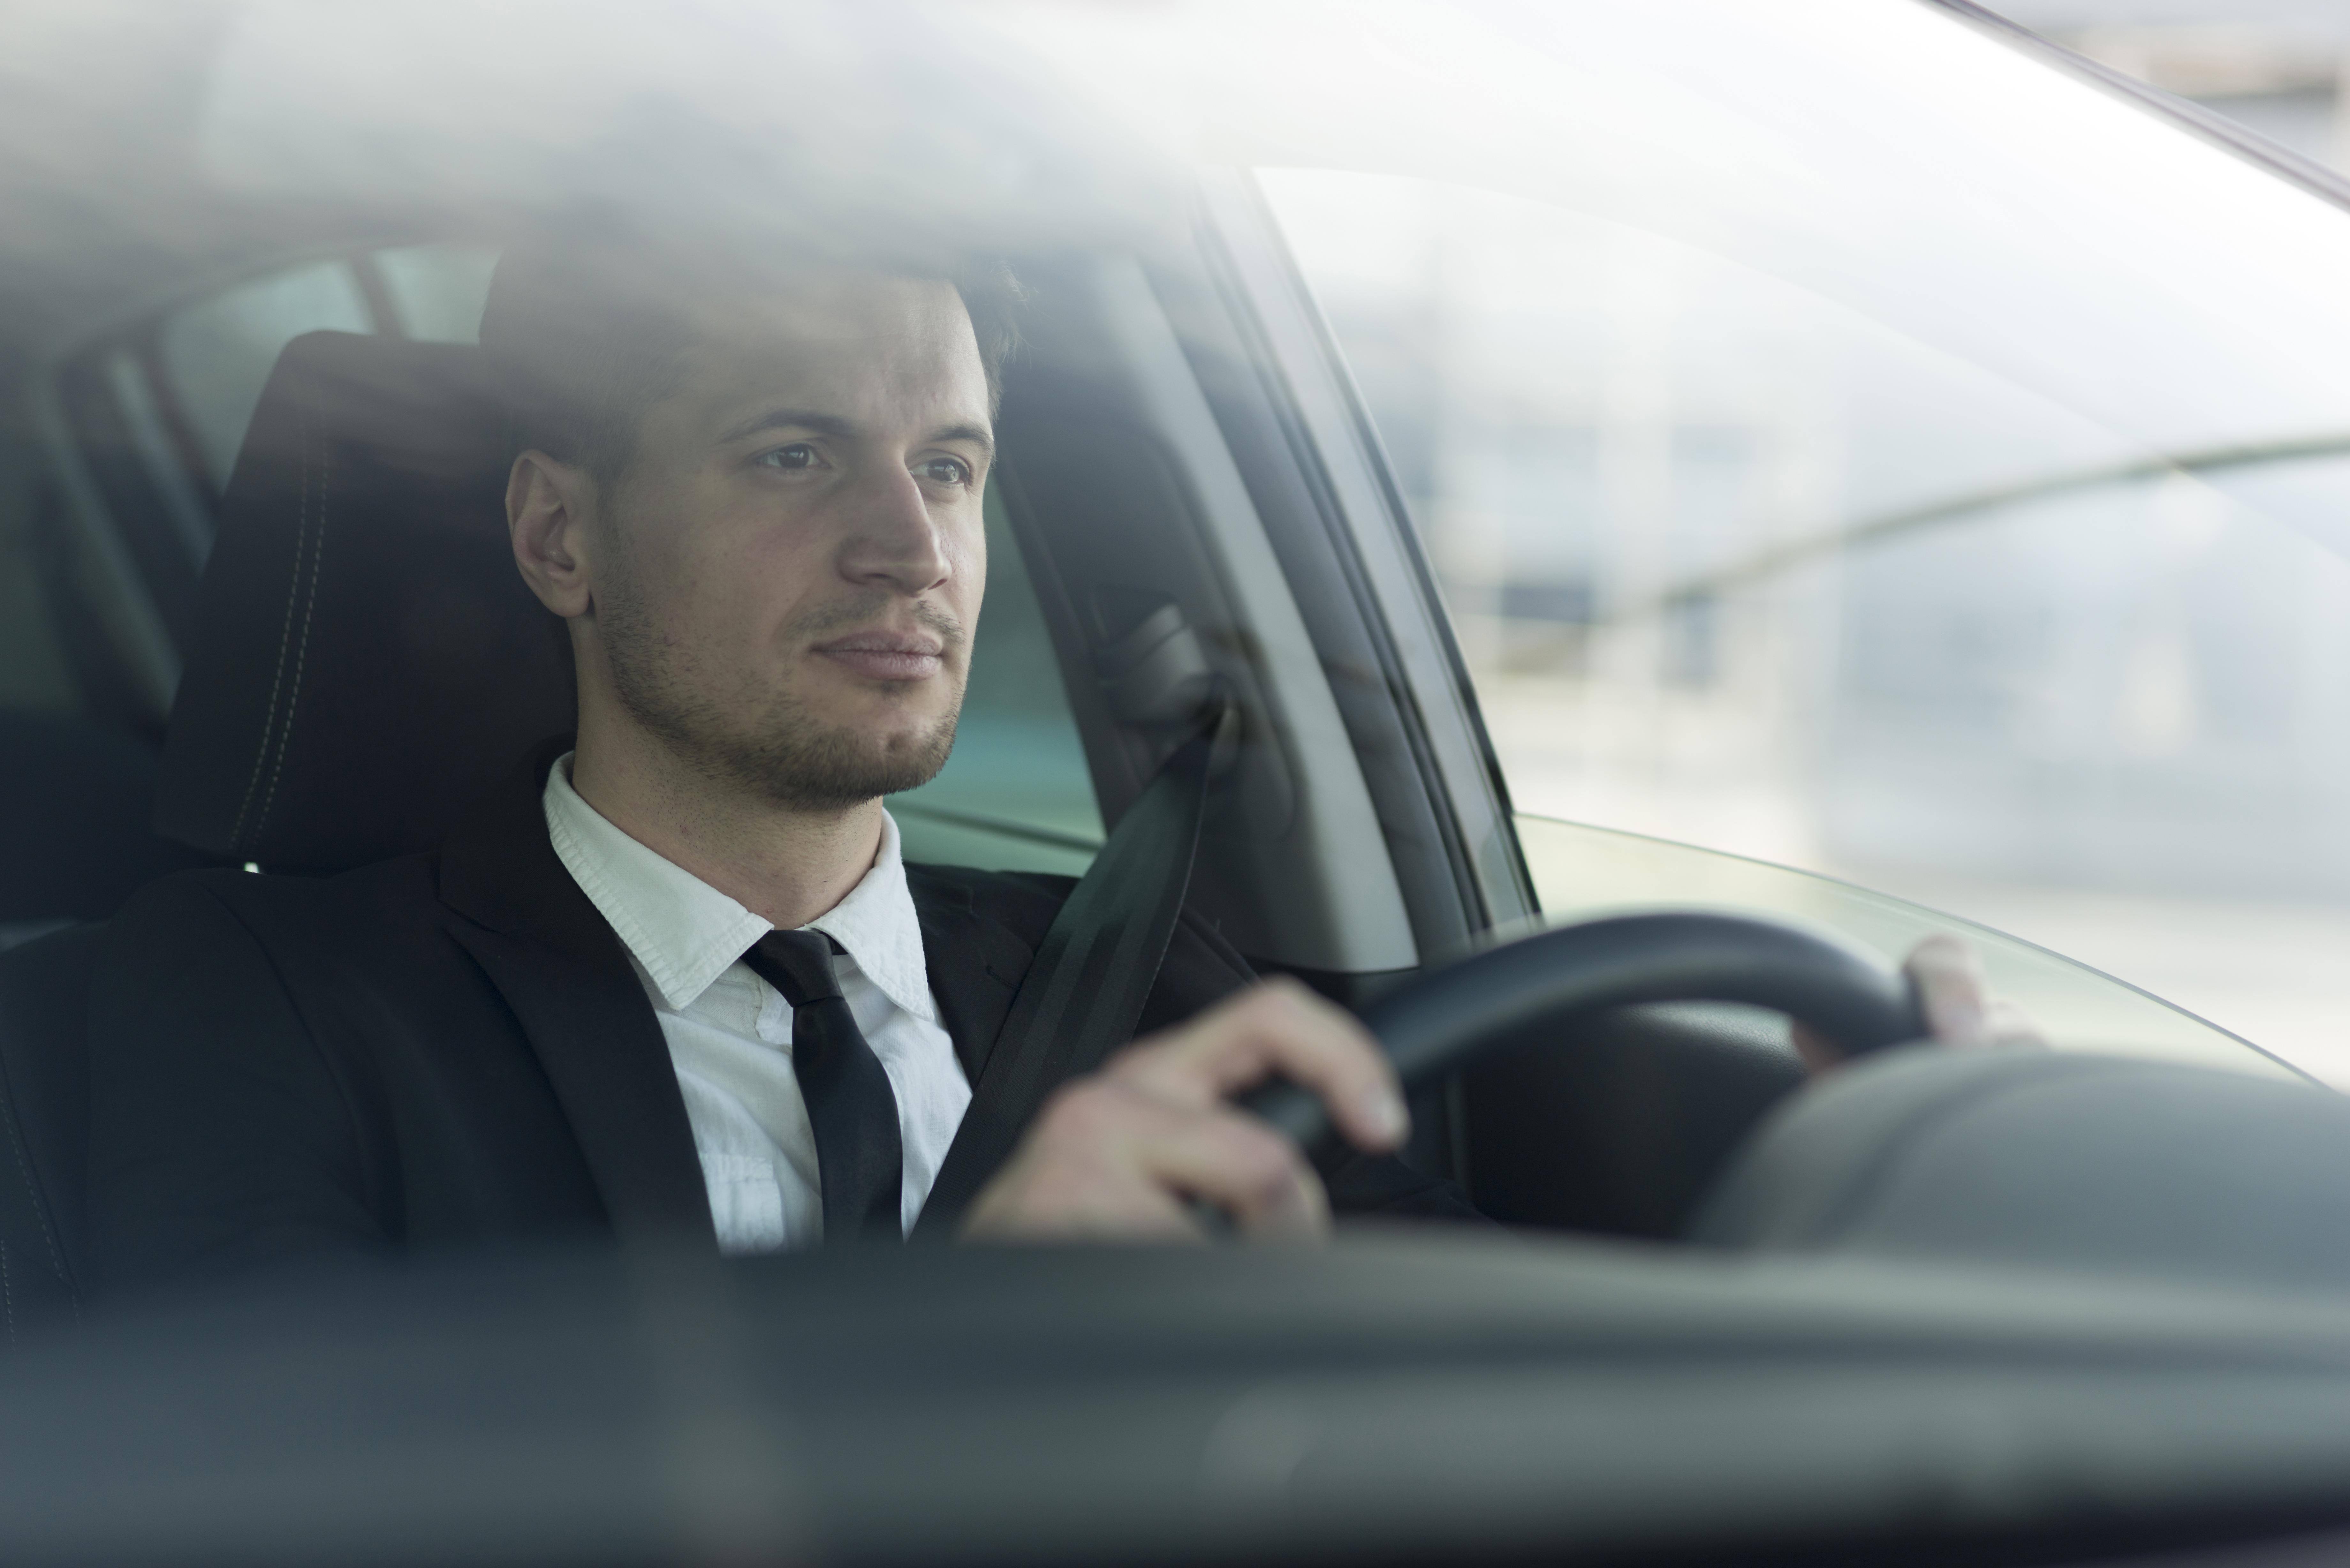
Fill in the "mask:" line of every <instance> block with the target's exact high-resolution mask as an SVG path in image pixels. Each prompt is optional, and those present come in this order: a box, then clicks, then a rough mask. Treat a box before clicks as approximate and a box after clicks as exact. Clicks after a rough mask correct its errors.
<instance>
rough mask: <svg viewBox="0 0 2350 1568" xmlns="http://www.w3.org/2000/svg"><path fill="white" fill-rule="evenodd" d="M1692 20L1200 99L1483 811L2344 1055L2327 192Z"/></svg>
mask: <svg viewBox="0 0 2350 1568" xmlns="http://www.w3.org/2000/svg"><path fill="white" fill-rule="evenodd" d="M1699 11H1700V13H1701V14H1702V15H1703V16H1704V21H1703V22H1702V23H1701V24H1697V23H1693V22H1692V21H1691V19H1690V16H1689V15H1684V14H1682V13H1680V12H1678V11H1675V12H1674V13H1673V14H1672V16H1671V17H1670V19H1668V17H1667V15H1666V11H1665V9H1663V8H1655V7H1640V6H1632V5H1626V6H1613V5H1592V6H1586V7H1578V8H1577V9H1576V10H1575V13H1574V15H1573V17H1572V19H1571V20H1569V19H1567V18H1566V17H1565V16H1564V15H1563V14H1556V13H1554V12H1552V11H1550V10H1548V9H1547V8H1542V7H1526V8H1519V7H1509V6H1492V7H1482V8H1478V9H1476V10H1475V11H1474V12H1473V13H1472V15H1473V16H1474V17H1475V22H1474V23H1473V24H1467V23H1464V24H1463V25H1461V26H1445V27H1438V26H1436V25H1435V24H1434V23H1433V21H1432V20H1431V19H1430V14H1429V13H1426V12H1422V11H1420V10H1418V9H1416V8H1413V7H1409V6H1404V7H1388V8H1376V7H1375V8H1371V9H1370V10H1369V11H1368V12H1367V13H1366V17H1365V21H1364V26H1363V27H1362V29H1361V32H1360V35H1359V36H1357V37H1355V38H1354V39H1352V40H1350V41H1349V42H1348V43H1347V44H1344V45H1339V46H1334V47H1342V48H1347V49H1351V50H1353V51H1355V53H1354V54H1353V55H1351V56H1350V61H1351V63H1352V64H1353V65H1354V66H1356V67H1359V71H1360V73H1361V74H1360V75H1357V74H1356V73H1355V72H1353V71H1340V72H1336V73H1334V75H1333V78H1331V79H1330V80H1329V81H1326V82H1324V83H1323V84H1322V85H1321V87H1320V88H1319V89H1318V90H1319V92H1320V94H1321V96H1320V97H1318V98H1317V99H1315V114H1314V116H1313V118H1312V123H1311V124H1310V125H1307V124H1305V123H1303V122H1302V119H1291V118H1284V119H1280V120H1279V121H1278V122H1277V123H1273V122H1270V121H1269V120H1268V119H1266V118H1263V115H1262V111H1261V110H1260V111H1259V118H1250V117H1249V115H1248V113H1246V112H1245V111H1243V110H1240V109H1232V108H1231V107H1230V106H1229V105H1222V106H1220V107H1223V108H1225V109H1227V112H1228V114H1229V116H1230V119H1229V120H1227V121H1222V122H1220V123H1219V124H1218V126H1217V128H1216V129H1217V130H1218V131H1220V132H1222V133H1223V134H1226V135H1231V136H1235V137H1242V136H1253V137H1257V138H1261V139H1262V140H1261V141H1259V142H1255V143H1253V144H1252V145H1255V146H1262V147H1263V148H1264V149H1265V153H1264V154H1260V156H1264V157H1265V158H1266V161H1267V163H1268V164H1269V165H1274V166H1265V167H1262V168H1261V169H1260V171H1259V173H1258V182H1259V186H1260V189H1261V191H1262V192H1263V199H1264V201H1265V202H1266V203H1267V204H1268V206H1269V208H1270V211H1271V212H1272V213H1273V215H1274V219H1275V220H1276V222H1277V223H1278V224H1279V226H1280V229H1281V231H1282V233H1283V234H1284V237H1285V238H1286V240H1287V243H1288V244H1289V245H1290V246H1291V247H1292V250H1293V252H1294V254H1295V257H1296V260H1297V263H1298V265H1299V266H1300V267H1301V268H1302V270H1303V271H1304V272H1305V275H1306V276H1307V278H1308V280H1309V281H1310V283H1311V285H1312V286H1313V288H1314V290H1315V296H1316V297H1317V299H1318V301H1319V304H1320V306H1321V308H1322V310H1323V312H1324V314H1325V316H1326V319H1327V322H1328V326H1329V329H1330V332H1331V334H1332V337H1333V342H1334V345H1335V347H1336V350H1337V351H1338V353H1339V354H1340V355H1341V356H1342V357H1343V358H1344V359H1345V360H1346V362H1347V367H1348V369H1349V370H1350V372H1351V374H1352V377H1353V379H1354V381H1355V384H1356V386H1357V389H1359V391H1360V394H1361V396H1362V398H1363V400H1364V402H1365V405H1366V407H1367V410H1368V412H1369V414H1370V416H1371V418H1372V420H1373V422H1374V423H1375V424H1376V426H1377V428H1378V434H1379V438H1380V440H1381V441H1382V443H1383V445H1384V448H1385V450H1386V452H1387V455H1388V460H1389V462H1390V463H1391V464H1392V467H1393V471H1394V472H1395V474H1396V478H1397V482H1398V483H1399V486H1400V487H1401V488H1402V490H1403V491H1404V492H1405V494H1406V497H1407V499H1408V502H1409V505H1410V507H1411V510H1412V513H1413V516H1414V518H1415V521H1416V523H1417V524H1418V525H1419V529H1420V531H1421V533H1422V535H1423V536H1424V538H1425V540H1426V543H1427V549H1428V555H1429V559H1430V564H1431V566H1432V567H1433V569H1434V572H1435V574H1436V576H1437V577H1438V579H1439V581H1440V584H1441V586H1442V591H1443V596H1444V598H1445V601H1446V603H1447V605H1448V607H1450V609H1451V615H1452V620H1453V626H1454V628H1455V630H1456V632H1457V635H1458V638H1459V641H1460V646H1461V653H1462V656H1463V658H1464V659H1466V661H1467V663H1468V665H1469V668H1470V669H1471V670H1472V671H1473V673H1474V675H1475V678H1476V681H1477V685H1478V690H1479V696H1480V701H1481V703H1482V710H1483V713H1484V717H1485V720H1486V722H1487V725H1488V727H1489V730H1490V732H1491V734H1492V739H1493V743H1494V746H1495V748H1496V751H1497V753H1498V755H1499V758H1500V762H1501V765H1502V769H1503V774H1505V776H1506V778H1507V780H1508V784H1509V788H1510V791H1511V794H1512V797H1513V801H1514V802H1515V803H1516V805H1518V806H1519V807H1521V808H1522V809H1524V810H1529V811H1533V812H1536V813H1541V814H1546V815H1554V816H1559V817H1564V818H1567V819H1570V820H1574V821H1578V822H1584V823H1589V824H1594V825H1599V826H1608V827H1615V828H1622V829H1629V830H1632V831H1635V832H1638V833H1642V834H1648V835H1652V836H1661V837H1664V838H1668V839H1678V840H1684V841H1689V842H1691V843H1694V844H1698V845H1701V846H1709V847H1712V848H1716V849H1721V850H1728V851H1731V852H1734V853H1737V854H1740V855H1743V856H1748V857H1758V858H1761V859H1763V860H1769V861H1777V862H1781V863H1784V864H1788V865H1791V866H1795V867H1804V868H1807V869H1810V870H1814V871H1819V872H1824V873H1827V874H1829V875H1832V876H1834V877H1839V878H1843V879H1846V880H1849V881H1853V882H1857V883H1861V884H1865V885H1867V886H1870V887H1874V888H1882V889H1885V890H1887V891H1890V892H1893V893H1897V894H1899V895H1902V896H1904V897H1907V898H1911V899H1915V900H1918V901H1919V902H1921V903H1924V904H1927V905H1930V906H1935V907H1939V908H1941V909H1949V910H1951V911H1953V912H1955V913H1957V914H1960V915H1961V916H1966V917H1970V918H1971V919H1977V920H1981V921H1983V922H1986V923H1988V924H1990V925H1992V926H1995V927H1998V928H2001V929H2005V930H2009V931H2012V932H2014V933H2016V934H2018V935H2021V936H2023V937H2025V938H2028V939H2030V940H2033V941H2035V942H2038V943H2041V944H2043V945H2045V946H2047V947H2050V948H2054V949H2056V950H2061V951H2064V952H2067V953H2071V954H2074V955H2075V956H2077V957H2081V958H2083V959H2085V960H2086V961H2089V962H2091V963H2093V964H2095V965H2096V966H2098V967H2100V968H2103V969H2105V970H2107V971H2111V972H2113V973H2115V974H2117V975H2120V976H2122V977H2124V978H2125V979H2127V980H2129V981H2134V982H2136V983H2137V984H2138V985H2141V986H2143V987H2145V988H2147V990H2150V991H2152V992H2157V993H2158V994H2160V995H2163V996H2165V997H2168V998H2169V999H2171V1000H2173V1001H2176V1002H2179V1003H2180V1004H2182V1005H2184V1006H2186V1007H2188V1008H2189V1009H2191V1010H2193V1011H2195V1012H2199V1013H2201V1014H2203V1015H2204V1016H2207V1017H2210V1018H2211V1019H2213V1020H2215V1021H2216V1022H2218V1023H2221V1024H2223V1025H2224V1026H2226V1027H2227V1028H2229V1029H2232V1030H2234V1031H2235V1032H2236V1033H2240V1034H2243V1035H2246V1036H2248V1037H2250V1038H2251V1039H2254V1040H2256V1041H2259V1042H2261V1043H2262V1044H2263V1045H2265V1046H2267V1047H2269V1048H2271V1049H2272V1050H2276V1051H2278V1052H2281V1053H2282V1054H2285V1055H2286V1056H2288V1057H2289V1058H2291V1059H2292V1060H2293V1061H2295V1062H2296V1063H2298V1064H2301V1065H2303V1067H2305V1068H2306V1069H2308V1070H2310V1071H2312V1072H2314V1073H2317V1074H2319V1075H2335V1076H2340V1075H2344V1074H2345V1073H2350V1058H2344V1057H2342V1056H2341V1055H2340V1052H2341V1050H2342V1046H2341V1044H2340V1042H2341V1040H2342V1038H2343V1036H2342V1033H2341V1030H2340V1027H2339V1020H2340V1019H2341V1018H2342V1016H2343V1015H2344V1012H2345V1007H2350V990H2345V982H2344V981H2343V980H2342V978H2341V977H2342V976H2343V975H2344V974H2345V973H2350V971H2345V969H2344V967H2343V965H2342V962H2341V961H2340V957H2339V955H2340V954H2341V953H2342V952H2344V951H2345V950H2350V793H2345V791H2344V790H2342V789H2341V788H2340V778H2341V759H2342V758H2343V757H2345V755H2350V706H2345V703H2344V701H2343V695H2344V693H2345V691H2350V644H2345V641H2344V638H2343V633H2342V629H2341V628H2343V627H2344V626H2345V625H2350V566H2345V563H2344V560H2343V558H2342V556H2341V555H2340V554H2339V551H2340V550H2341V548H2342V547H2343V545H2344V544H2345V535H2344V533H2343V524H2342V519H2343V518H2344V517H2345V516H2350V455H2345V454H2350V358H2345V353H2344V350H2345V348H2350V315H2346V314H2345V311H2344V309H2343V307H2342V306H2341V304H2340V303H2339V298H2338V290H2337V289H2336V288H2335V287H2334V284H2333V283H2332V281H2330V280H2331V278H2332V276H2333V275H2334V269H2336V268H2339V267H2341V266H2343V265H2345V263H2350V216H2345V213H2342V212H2341V211H2340V210H2339V209H2337V208H2335V207H2334V206H2333V205H2332V204H2330V203H2328V202H2324V201H2323V200H2321V199H2319V198H2317V197H2315V196H2313V195H2311V194H2310V193H2308V192H2304V191H2302V190H2298V189H2295V188H2294V187H2293V186H2292V185H2291V184H2289V183H2287V182H2284V181H2282V180H2280V179H2278V178H2276V177H2275V176H2273V175H2272V174H2271V173H2270V172H2268V171H2265V170H2262V169H2261V168H2259V167H2257V166H2255V165H2254V164H2252V163H2250V162H2247V161H2242V160H2241V159H2239V158H2236V157H2234V156H2232V155H2231V154H2230V153H2229V152H2227V151H2222V150H2220V149H2219V148H2216V147H2214V146H2212V145H2210V144H2209V143H2207V142H2204V141H2200V140H2197V139H2195V138H2193V137H2192V136H2189V135H2188V134H2185V133H2183V132H2181V131H2179V130H2177V129H2176V128H2174V127H2172V126H2169V125H2167V124H2165V123H2163V122H2162V121H2161V120H2160V119H2158V118H2157V117H2155V116H2153V115H2151V114H2149V113H2147V112H2146V111H2145V110H2144V109H2141V108H2139V107H2137V106H2134V105H2131V104H2129V103H2126V102H2124V101H2121V100H2119V99H2115V98H2112V97H2108V96H2106V95H2104V94H2101V93H2098V92H2095V91H2090V90H2086V89H2085V88H2082V87H2081V86H2080V84H2079V83H2077V82H2074V81H2071V80H2067V79H2066V78H2064V76H2063V75H2062V74H2061V73H2059V72H2056V71H2053V70H2051V69H2049V68H2048V67H2046V66H2045V65H2044V64H2043V63H2042V62H2041V61H2039V60H2036V59H2033V58H2032V57H2029V56H2027V55H2026V54H2024V53H2022V52H2020V51H2018V50H2017V49H2015V48H2013V47H2010V46H2009V45H2007V44H2005V43H2003V42H2002V41H2000V40H1998V39H1996V38H1994V37H1992V36H1989V35H1986V34H1983V33H1980V32H1977V31H1975V30H1973V29H1970V28H1969V27H1967V26H1963V25H1960V24H1959V23H1957V22H1955V21H1953V20H1952V19H1951V18H1950V16H1946V15H1942V14H1938V13H1936V12H1935V11H1933V10H1932V9H1931V8H1929V7H1926V6H1916V5H1913V6H1899V5H1897V6H1877V5H1851V6H1843V5H1823V6H1814V7H1804V8H1803V9H1802V13H1801V15H1800V16H1784V17H1783V16H1773V17H1772V18H1771V19H1770V20H1769V22H1768V23H1767V24H1764V23H1763V20H1762V18H1761V17H1760V16H1758V15H1757V14H1755V13H1752V12H1751V11H1746V10H1744V9H1742V8H1740V7H1734V6H1724V7H1721V8H1718V9H1717V8H1711V7H1700V8H1699ZM1259 25H1260V26H1263V27H1264V28H1265V29H1267V32H1268V35H1271V34H1272V33H1273V32H1274V31H1275V30H1276V29H1277V27H1278V26H1279V24H1277V23H1275V22H1272V21H1267V22H1263V23H1262V24H1259ZM1480 51H1490V52H1491V53H1490V56H1489V55H1488V54H1486V53H1481V52H1480ZM1513 51H1514V52H1513ZM1505 53H1506V54H1510V57H1511V58H1512V60H1513V64H1512V66H1511V67H1508V68H1509V69H1511V70H1513V71H1514V72H1515V73H1517V74H1516V75H1515V76H1514V77H1513V78H1510V79H1511V80H1512V81H1513V83H1514V84H1516V85H1514V86H1513V88H1510V89H1508V90H1502V91H1491V92H1489V91H1488V88H1489V87H1490V83H1491V81H1492V78H1490V77H1483V76H1477V75H1476V74H1475V73H1474V72H1472V71H1471V69H1470V67H1468V66H1467V65H1466V63H1465V62H1466V61H1467V60H1468V59H1469V58H1470V57H1472V56H1473V57H1476V58H1478V59H1481V60H1483V59H1487V58H1489V57H1490V58H1491V59H1492V60H1493V61H1494V62H1495V66H1494V68H1495V69H1496V70H1500V69H1502V68H1503V67H1500V65H1499V63H1498V62H1499V61H1500V59H1501V57H1503V55H1504V54H1505ZM1405 57H1409V59H1410V60H1411V61H1412V62H1413V64H1412V66H1411V67H1410V71H1409V79H1410V80H1411V81H1412V82H1413V84H1414V86H1415V91H1414V92H1413V93H1411V94H1409V95H1406V94H1404V93H1402V92H1401V91H1400V90H1396V91H1393V92H1383V91H1380V90H1378V88H1375V87H1373V86H1372V85H1371V84H1372V83H1374V82H1376V81H1378V80H1380V79H1383V78H1380V76H1379V73H1380V72H1382V71H1385V72H1389V73H1395V74H1394V75H1393V77H1392V78H1388V79H1391V80H1392V81H1393V82H1394V83H1396V84H1399V83H1400V82H1401V81H1402V80H1403V79H1404V70H1405V67H1402V66H1401V65H1400V63H1399V62H1400V60H1402V59H1403V58H1405ZM1194 68H1200V69H1205V68H1207V67H1204V66H1201V65H1199V64H1198V63H1197V62H1194ZM1536 75H1540V76H1541V77H1543V78H1544V80H1546V81H1549V82H1552V83H1554V84H1555V90H1551V91H1538V90H1536V88H1534V77H1535V76H1536ZM1472 79H1474V80H1475V81H1476V82H1477V84H1478V85H1477V87H1476V88H1475V91H1476V92H1477V93H1478V94H1479V95H1480V97H1479V99H1478V103H1477V106H1476V107H1475V108H1474V109H1471V105H1470V104H1469V102H1468V101H1467V99H1465V98H1463V97H1451V96H1448V94H1451V93H1455V92H1461V93H1465V92H1467V91H1468V90H1470V89H1469V88H1468V85H1467V84H1468V83H1469V82H1470V81H1471V80H1472ZM1636 81H1637V82H1638V84H1639V88H1638V90H1637V91H1636V90H1634V89H1633V88H1631V87H1630V86H1628V85H1627V84H1629V83H1632V82H1636ZM1341 83H1343V84H1346V86H1345V87H1343V88H1342V87H1341V86H1340V85H1339V84H1341ZM1357 86H1359V87H1360V88H1362V91H1361V93H1360V95H1359V96H1357V93H1356V92H1355V91H1354V90H1353V89H1354V88H1356V87H1357ZM1406 99H1408V102H1406V101H1403V100H1406ZM1249 101H1251V102H1252V103H1253V101H1254V100H1249ZM1987 102H1997V103H1999V104H2000V105H2001V106H2002V107H2001V111H2000V112H1999V113H1998V114H1996V115H1983V114H1978V113H1969V112H1967V110H1966V108H1965V106H1966V105H1967V104H1969V103H1987ZM1233 122H1237V123H1233ZM1407 143H1408V144H1409V145H1408V146H1407V145H1406V144H1407ZM1276 160H1277V164H1276V162H1275V161H1276ZM1530 853H1531V851H1530ZM1537 881H1538V882H1539V881H1540V877H1539V876H1538V877H1537ZM1548 897H1549V896H1548V895H1547V894H1545V901H1546V902H1547V901H1548Z"/></svg>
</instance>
